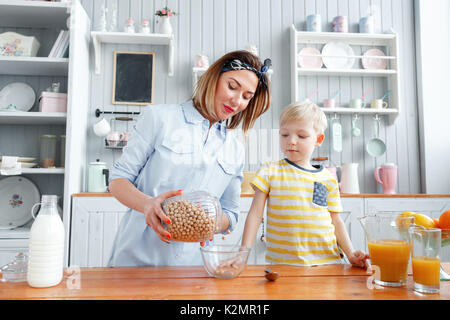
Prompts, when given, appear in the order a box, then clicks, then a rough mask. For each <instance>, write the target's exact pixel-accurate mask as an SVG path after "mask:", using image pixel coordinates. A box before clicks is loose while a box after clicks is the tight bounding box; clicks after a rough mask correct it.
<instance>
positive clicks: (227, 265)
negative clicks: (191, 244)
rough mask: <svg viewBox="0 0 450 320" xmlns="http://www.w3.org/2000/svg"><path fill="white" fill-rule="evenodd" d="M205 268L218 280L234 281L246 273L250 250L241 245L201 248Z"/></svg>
mask: <svg viewBox="0 0 450 320" xmlns="http://www.w3.org/2000/svg"><path fill="white" fill-rule="evenodd" d="M200 251H201V253H202V259H203V267H204V268H205V270H206V271H207V272H208V274H209V275H211V276H213V277H215V278H218V279H233V278H236V277H237V276H239V275H240V274H241V273H242V271H244V269H245V266H246V264H247V259H248V254H249V252H250V249H248V248H246V247H241V246H239V245H225V244H224V245H209V246H205V247H201V248H200Z"/></svg>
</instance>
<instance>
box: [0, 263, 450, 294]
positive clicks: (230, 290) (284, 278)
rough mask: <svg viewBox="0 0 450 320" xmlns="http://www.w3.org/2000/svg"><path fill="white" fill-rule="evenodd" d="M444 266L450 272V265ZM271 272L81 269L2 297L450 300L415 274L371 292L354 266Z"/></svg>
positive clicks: (8, 289) (6, 290)
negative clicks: (422, 289) (429, 290)
mask: <svg viewBox="0 0 450 320" xmlns="http://www.w3.org/2000/svg"><path fill="white" fill-rule="evenodd" d="M443 265H444V269H445V270H446V271H447V272H450V263H445V264H443ZM265 268H266V266H264V265H248V266H247V267H246V269H245V270H244V272H243V273H242V274H241V275H240V276H239V277H237V278H235V279H231V280H223V279H215V278H212V277H210V276H209V275H208V274H207V273H206V271H205V270H204V269H203V267H202V266H189V267H130V268H123V267H121V268H81V269H80V273H79V277H78V279H79V281H77V280H76V278H77V276H72V277H69V276H68V274H65V276H64V278H63V280H62V281H61V283H60V284H58V285H57V286H54V287H50V288H32V287H30V286H28V284H27V283H26V282H20V283H7V282H6V283H0V299H1V300H4V299H83V300H85V299H107V300H110V299H137V300H144V299H169V300H249V299H250V300H355V299H363V300H409V299H419V300H429V299H431V300H439V299H445V300H450V281H441V291H440V293H437V294H420V293H416V292H414V291H413V289H412V288H413V282H412V275H411V274H410V275H409V276H408V282H407V285H406V286H405V287H400V288H389V287H380V288H377V287H376V286H375V287H373V285H372V288H370V287H371V286H368V284H367V283H368V282H370V281H368V280H370V279H369V277H370V275H369V274H368V273H367V272H366V271H365V270H362V269H359V268H353V267H351V266H350V265H328V266H317V267H294V266H286V265H271V266H270V268H271V269H272V270H273V271H276V272H278V273H279V274H280V278H279V279H278V280H277V281H275V282H270V281H267V280H266V279H265V278H264V274H265V273H264V270H265Z"/></svg>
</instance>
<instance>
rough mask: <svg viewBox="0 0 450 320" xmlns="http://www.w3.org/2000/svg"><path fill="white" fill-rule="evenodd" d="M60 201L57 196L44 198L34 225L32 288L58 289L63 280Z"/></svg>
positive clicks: (30, 264)
mask: <svg viewBox="0 0 450 320" xmlns="http://www.w3.org/2000/svg"><path fill="white" fill-rule="evenodd" d="M57 202H58V197H57V196H55V195H42V202H41V203H40V205H41V210H40V211H39V214H38V215H37V217H36V218H35V220H34V223H33V225H32V226H31V230H30V243H29V254H28V271H27V281H28V284H29V285H30V286H32V287H36V288H44V287H51V286H55V285H57V284H58V283H60V282H61V280H62V277H63V269H64V224H63V222H62V220H61V218H60V216H59V213H58V203H57ZM33 208H34V207H33ZM32 211H33V209H32ZM33 217H34V216H33Z"/></svg>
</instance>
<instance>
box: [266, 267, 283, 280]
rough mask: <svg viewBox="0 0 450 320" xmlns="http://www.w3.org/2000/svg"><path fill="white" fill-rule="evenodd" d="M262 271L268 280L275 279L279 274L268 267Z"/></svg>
mask: <svg viewBox="0 0 450 320" xmlns="http://www.w3.org/2000/svg"><path fill="white" fill-rule="evenodd" d="M264 272H265V273H266V274H265V278H266V279H267V280H269V281H276V280H277V279H278V278H279V277H280V274H279V273H278V272H274V271H272V270H271V269H269V268H267V269H266V270H264Z"/></svg>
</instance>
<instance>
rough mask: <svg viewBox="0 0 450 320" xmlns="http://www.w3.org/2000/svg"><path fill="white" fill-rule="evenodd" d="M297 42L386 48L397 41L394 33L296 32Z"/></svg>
mask: <svg viewBox="0 0 450 320" xmlns="http://www.w3.org/2000/svg"><path fill="white" fill-rule="evenodd" d="M296 37H297V42H301V43H317V44H325V43H328V42H331V41H345V42H346V43H347V44H356V45H373V46H385V45H389V44H392V43H393V42H394V41H395V38H396V35H395V34H393V33H381V34H370V33H339V32H306V31H296Z"/></svg>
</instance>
